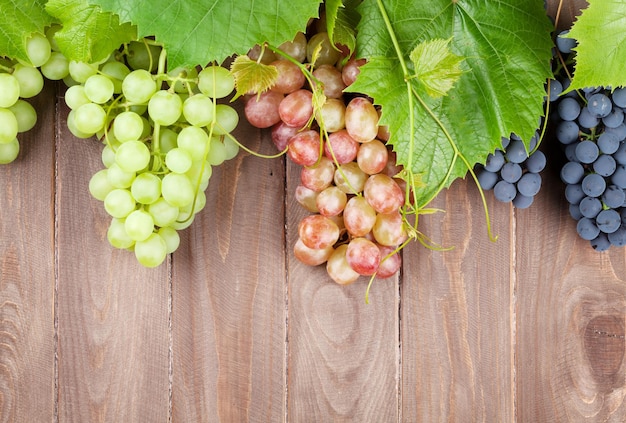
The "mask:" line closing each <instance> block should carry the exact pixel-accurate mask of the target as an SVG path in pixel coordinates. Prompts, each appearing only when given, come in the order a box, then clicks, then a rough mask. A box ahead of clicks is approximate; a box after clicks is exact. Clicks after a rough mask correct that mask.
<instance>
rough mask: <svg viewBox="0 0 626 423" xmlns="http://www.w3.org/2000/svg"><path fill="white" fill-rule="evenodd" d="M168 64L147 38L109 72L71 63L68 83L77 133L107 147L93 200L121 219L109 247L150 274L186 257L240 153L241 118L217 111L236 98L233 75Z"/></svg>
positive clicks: (118, 56) (109, 65)
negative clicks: (184, 239) (221, 172)
mask: <svg viewBox="0 0 626 423" xmlns="http://www.w3.org/2000/svg"><path fill="white" fill-rule="evenodd" d="M166 64H167V62H166V52H165V50H164V49H163V48H162V46H160V45H158V44H156V43H155V42H154V41H152V40H149V39H144V40H140V41H133V42H131V43H129V44H128V45H126V46H123V48H121V49H120V50H119V51H116V52H114V53H113V54H111V56H110V57H109V59H108V60H106V61H104V63H99V64H89V63H81V62H73V61H72V62H70V63H69V77H68V78H66V79H65V81H66V82H67V83H68V85H70V86H69V88H68V89H67V91H66V93H65V101H66V103H67V105H68V107H69V108H70V112H69V115H68V118H67V124H68V128H69V129H70V131H71V132H72V133H73V134H74V135H75V136H77V137H79V138H89V137H92V136H94V135H96V136H97V137H98V138H99V139H101V140H102V142H103V144H104V148H103V150H102V163H103V165H104V168H103V169H101V170H99V171H98V172H96V173H95V174H94V175H93V176H92V178H91V180H90V182H89V191H90V193H91V195H92V196H93V197H94V198H96V199H98V200H101V201H102V202H103V203H104V208H105V210H106V211H107V213H108V214H109V215H110V216H111V223H110V226H109V229H108V232H107V237H108V240H109V242H110V244H111V245H112V246H114V247H116V248H121V249H128V250H132V251H134V253H135V256H136V257H137V260H138V261H139V262H140V263H141V264H142V265H144V266H146V267H155V266H158V265H159V264H161V263H162V262H163V261H164V259H165V257H166V255H167V254H169V253H171V252H173V251H175V250H176V249H177V247H178V245H179V241H180V239H179V235H178V230H181V229H184V228H186V227H188V226H189V225H190V224H191V223H192V222H193V220H194V217H195V215H196V214H197V213H198V212H199V211H200V210H202V209H203V207H204V206H205V203H206V197H205V193H204V191H205V190H206V188H207V187H208V183H209V178H210V177H211V173H212V166H216V165H219V164H220V163H222V162H223V161H224V160H227V159H230V158H233V157H234V156H235V155H236V154H237V152H238V150H239V144H238V143H237V142H236V140H235V139H234V138H233V137H232V135H231V134H230V133H231V131H233V129H235V127H236V126H237V124H238V122H239V116H238V113H237V111H236V110H235V109H233V108H232V107H231V106H229V105H227V104H218V102H217V101H218V100H219V99H222V98H224V97H227V96H228V95H229V94H231V93H232V92H233V89H234V79H233V77H232V76H231V74H230V72H229V71H228V70H227V69H226V68H224V67H221V66H218V65H208V66H206V67H204V68H197V67H193V68H178V69H171V70H168V69H167V68H166Z"/></svg>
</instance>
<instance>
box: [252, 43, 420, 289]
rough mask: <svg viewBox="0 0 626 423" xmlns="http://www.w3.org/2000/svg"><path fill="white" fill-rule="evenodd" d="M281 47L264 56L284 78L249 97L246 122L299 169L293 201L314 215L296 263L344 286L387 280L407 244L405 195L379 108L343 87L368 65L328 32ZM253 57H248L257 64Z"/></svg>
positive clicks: (302, 234)
mask: <svg viewBox="0 0 626 423" xmlns="http://www.w3.org/2000/svg"><path fill="white" fill-rule="evenodd" d="M278 50H279V52H277V53H278V54H273V53H272V52H270V53H269V56H270V57H269V58H265V57H261V58H260V59H262V60H265V61H266V63H268V64H269V65H270V66H274V67H275V68H276V69H277V71H278V78H277V80H276V82H275V84H274V85H273V86H272V87H271V88H270V89H269V90H267V91H265V92H261V93H249V95H248V98H247V103H246V105H245V116H246V118H247V120H248V121H249V122H250V123H251V124H252V125H253V126H256V127H258V128H271V136H272V140H273V142H274V144H275V145H276V147H277V149H278V150H279V151H285V150H286V152H287V153H286V154H287V156H288V157H289V159H290V160H292V161H293V162H294V163H296V164H298V165H300V166H302V168H301V170H300V181H301V183H300V185H299V186H298V187H297V188H296V192H295V197H296V199H297V201H298V202H299V203H300V204H301V205H302V206H303V207H304V208H305V209H306V210H308V211H309V212H311V214H310V215H308V216H307V217H305V218H303V219H302V220H301V222H300V223H299V225H298V234H299V237H298V240H297V241H296V243H295V245H294V254H295V257H296V258H297V259H298V260H300V261H301V262H303V263H305V264H307V265H311V266H317V265H322V264H324V263H325V264H326V270H327V272H328V274H329V276H330V277H331V278H332V279H333V280H334V281H335V282H337V283H339V284H342V285H345V284H350V283H352V282H354V281H356V280H357V279H358V278H359V277H360V276H374V275H375V276H376V277H378V278H387V277H390V276H392V275H393V274H395V273H396V272H397V271H398V270H399V268H400V265H401V256H400V255H399V253H398V251H399V248H400V246H401V245H402V244H403V243H404V242H405V241H406V240H407V238H408V234H407V230H406V221H405V218H404V215H403V214H402V213H401V211H402V210H401V209H402V207H403V205H404V204H405V190H404V185H403V181H402V180H400V179H397V178H395V176H396V175H397V174H398V173H399V172H400V171H401V168H400V167H399V166H397V165H396V163H395V155H394V153H393V152H392V151H391V149H390V148H389V147H388V146H387V145H386V140H387V139H388V135H389V134H388V133H387V132H386V130H385V128H383V127H379V125H378V120H379V111H378V110H377V109H376V107H375V106H374V105H373V104H372V102H371V100H370V99H368V98H367V97H365V96H360V95H355V94H350V95H348V94H347V93H345V91H344V90H345V89H346V87H347V86H349V85H350V84H352V82H354V80H355V78H356V76H357V75H358V72H359V66H361V65H362V64H363V63H364V61H363V60H354V59H350V60H347V61H345V63H344V60H342V59H344V56H343V55H342V54H341V53H340V52H339V51H338V50H337V49H335V48H334V47H333V46H332V45H331V43H330V41H329V39H328V35H327V34H326V33H325V32H323V31H320V32H317V33H315V34H314V35H313V36H310V37H309V38H308V39H307V37H306V36H305V35H304V34H299V35H298V37H296V39H295V40H294V41H293V42H290V43H286V44H284V45H282V46H280V47H279V49H278ZM256 52H257V50H253V52H252V53H251V57H252V58H255V59H259V58H258V57H257V56H256ZM280 52H282V53H284V55H285V57H283V55H281V54H280ZM287 56H289V57H288V58H287ZM302 63H306V65H302ZM321 93H323V96H321V95H320V94H321ZM320 98H322V101H319V99H320ZM316 101H318V104H317V105H316Z"/></svg>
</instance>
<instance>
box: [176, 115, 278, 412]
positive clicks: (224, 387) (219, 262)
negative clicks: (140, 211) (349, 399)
mask: <svg viewBox="0 0 626 423" xmlns="http://www.w3.org/2000/svg"><path fill="white" fill-rule="evenodd" d="M235 135H236V137H237V138H238V139H239V140H241V141H242V142H244V143H245V144H246V145H247V146H248V147H249V148H251V149H252V150H254V151H260V152H262V153H265V154H272V153H273V151H274V150H273V149H274V147H273V145H272V144H271V141H270V140H269V139H268V138H267V133H265V136H264V137H262V136H261V131H259V130H255V129H252V128H250V127H246V125H244V124H243V123H242V124H241V128H240V129H239V130H238V131H237V132H236V133H235ZM284 180H285V170H284V161H283V160H281V159H278V160H276V159H274V160H269V159H263V158H257V157H253V156H251V155H249V154H247V153H243V152H242V153H241V154H240V155H239V156H237V157H236V158H235V159H233V160H231V161H229V162H226V163H224V164H223V165H220V166H218V167H215V168H214V173H213V175H212V177H211V181H210V183H209V188H208V191H207V204H208V205H209V206H208V207H207V210H204V211H202V212H201V214H200V215H199V216H198V218H197V219H196V221H195V222H194V224H193V225H194V227H193V229H192V228H189V229H188V230H186V231H184V233H183V237H182V242H181V246H180V248H179V250H178V251H177V252H176V253H175V254H176V255H175V257H174V261H173V264H174V265H173V274H172V284H173V298H172V301H173V312H172V332H173V360H174V361H173V372H174V373H173V381H174V384H173V393H172V402H173V421H174V422H191V421H194V422H198V421H207V422H209V421H222V422H231V421H232V422H244V421H257V422H270V421H272V422H273V421H281V420H283V419H284V416H285V405H284V404H285V389H286V387H285V374H286V369H285V337H286V327H285V319H286V310H285V295H286V274H285V247H284V245H285V240H284V213H285V212H284V201H283V199H284Z"/></svg>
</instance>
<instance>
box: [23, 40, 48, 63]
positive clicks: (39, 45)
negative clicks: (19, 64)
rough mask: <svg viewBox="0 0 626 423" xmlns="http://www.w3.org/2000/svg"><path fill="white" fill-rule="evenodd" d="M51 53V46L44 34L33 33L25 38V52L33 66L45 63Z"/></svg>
mask: <svg viewBox="0 0 626 423" xmlns="http://www.w3.org/2000/svg"><path fill="white" fill-rule="evenodd" d="M51 53H52V47H50V42H49V41H48V38H46V36H45V35H43V34H40V33H35V34H33V35H32V36H31V37H30V38H29V39H28V40H26V54H27V55H28V59H29V60H30V63H31V64H32V65H33V66H35V67H39V66H41V65H43V64H44V63H46V62H47V61H48V59H49V58H50V54H51Z"/></svg>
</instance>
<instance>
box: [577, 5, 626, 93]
mask: <svg viewBox="0 0 626 423" xmlns="http://www.w3.org/2000/svg"><path fill="white" fill-rule="evenodd" d="M568 36H569V37H571V38H574V39H576V40H577V41H578V45H577V46H576V47H575V48H574V51H575V52H576V57H575V61H576V63H575V67H574V77H573V79H572V83H571V85H570V89H578V88H585V87H599V86H612V87H619V86H626V72H624V64H625V63H626V1H624V0H599V1H598V0H589V7H587V8H586V9H583V12H582V14H581V15H580V16H579V17H578V18H577V20H576V21H575V22H574V24H573V25H572V29H571V30H570V32H569V34H568Z"/></svg>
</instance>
